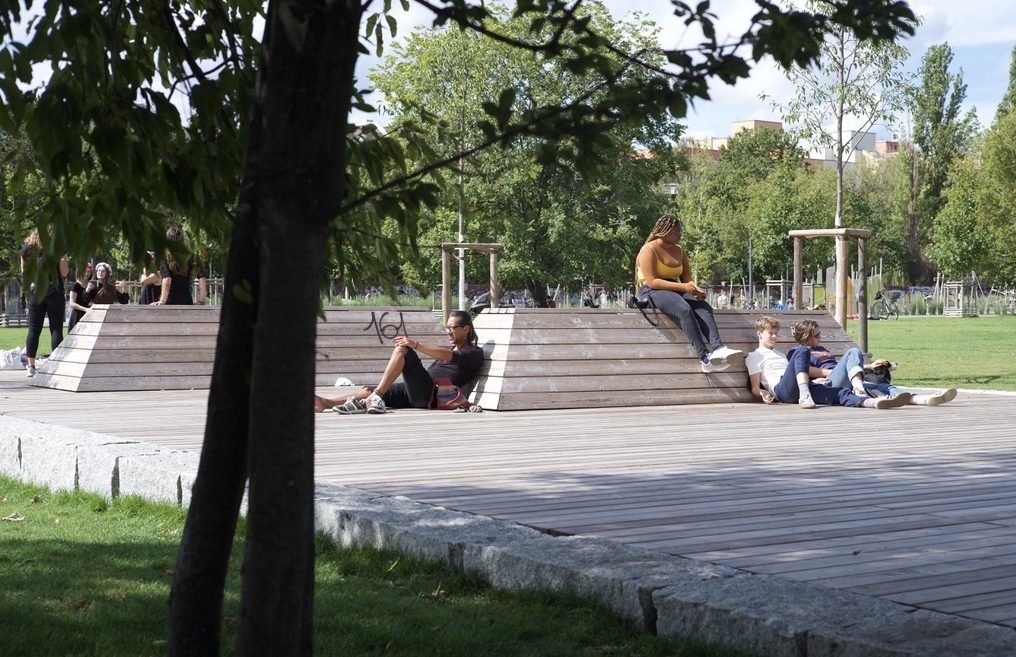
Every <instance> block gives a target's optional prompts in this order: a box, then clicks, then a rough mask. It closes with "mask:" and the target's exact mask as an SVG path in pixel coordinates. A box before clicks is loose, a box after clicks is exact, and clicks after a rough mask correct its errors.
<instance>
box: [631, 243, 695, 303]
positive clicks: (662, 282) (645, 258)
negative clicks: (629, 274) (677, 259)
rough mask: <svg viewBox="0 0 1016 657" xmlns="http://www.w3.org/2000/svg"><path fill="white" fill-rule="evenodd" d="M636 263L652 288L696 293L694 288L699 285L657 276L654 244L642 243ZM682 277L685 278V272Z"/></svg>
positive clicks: (680, 292) (681, 292)
mask: <svg viewBox="0 0 1016 657" xmlns="http://www.w3.org/2000/svg"><path fill="white" fill-rule="evenodd" d="M682 250H683V249H682ZM635 264H636V265H638V268H639V269H640V270H641V271H642V275H643V276H645V278H646V285H648V286H649V288H650V289H652V290H670V291H671V292H677V293H679V294H684V293H686V292H692V293H694V290H695V289H697V287H698V286H696V285H695V284H694V283H691V284H689V283H688V282H685V281H683V280H682V282H677V281H669V280H667V279H665V278H658V277H657V276H656V254H655V253H654V252H653V245H652V244H643V245H642V248H641V249H639V254H638V257H637V258H636V259H635ZM686 271H687V270H686ZM681 278H682V279H683V278H684V275H683V274H682V276H681Z"/></svg>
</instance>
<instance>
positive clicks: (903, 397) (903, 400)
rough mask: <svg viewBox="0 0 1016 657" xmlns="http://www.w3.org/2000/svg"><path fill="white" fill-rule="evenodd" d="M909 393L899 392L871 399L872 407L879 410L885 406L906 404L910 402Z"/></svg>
mask: <svg viewBox="0 0 1016 657" xmlns="http://www.w3.org/2000/svg"><path fill="white" fill-rule="evenodd" d="M912 396H913V395H911V394H910V393H909V392H901V393H898V394H895V395H889V396H888V397H879V398H878V399H874V400H872V401H873V402H874V407H875V408H877V409H879V410H885V409H887V408H899V407H900V406H906V405H907V404H909V403H910V398H911V397H912Z"/></svg>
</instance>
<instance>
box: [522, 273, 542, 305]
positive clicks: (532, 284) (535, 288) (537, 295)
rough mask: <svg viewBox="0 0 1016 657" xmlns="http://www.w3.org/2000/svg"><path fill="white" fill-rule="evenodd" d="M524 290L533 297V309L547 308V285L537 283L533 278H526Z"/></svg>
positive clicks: (540, 282)
mask: <svg viewBox="0 0 1016 657" xmlns="http://www.w3.org/2000/svg"><path fill="white" fill-rule="evenodd" d="M526 288H527V289H528V290H529V294H531V295H532V297H533V307H535V308H546V307H547V285H546V284H545V283H544V282H543V281H537V280H536V279H534V278H527V279H526Z"/></svg>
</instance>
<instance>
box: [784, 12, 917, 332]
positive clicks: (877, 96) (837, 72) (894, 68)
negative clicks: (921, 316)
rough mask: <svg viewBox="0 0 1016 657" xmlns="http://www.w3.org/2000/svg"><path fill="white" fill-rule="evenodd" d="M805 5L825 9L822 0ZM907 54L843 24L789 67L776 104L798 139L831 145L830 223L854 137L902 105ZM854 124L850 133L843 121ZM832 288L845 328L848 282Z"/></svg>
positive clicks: (843, 263)
mask: <svg viewBox="0 0 1016 657" xmlns="http://www.w3.org/2000/svg"><path fill="white" fill-rule="evenodd" d="M808 6H809V7H811V8H813V9H815V10H816V11H826V10H827V8H828V5H826V3H819V2H811V3H809V4H808ZM906 58H907V50H906V48H904V47H903V46H900V45H898V44H896V43H889V42H870V41H865V40H863V39H861V38H859V37H858V36H857V35H856V34H854V33H853V32H851V31H850V30H849V29H846V28H838V29H835V30H833V31H831V32H830V33H829V34H828V35H827V37H826V38H825V40H824V41H823V42H822V46H821V50H820V54H819V56H818V58H817V62H816V66H814V67H806V66H791V67H788V68H787V69H786V74H787V78H788V79H789V80H790V81H791V82H792V83H793V84H794V86H795V87H796V94H795V95H794V96H793V97H792V98H791V99H790V100H789V101H788V102H786V103H779V102H774V103H773V104H774V106H775V107H776V108H777V109H779V110H781V112H782V114H783V120H784V121H785V122H787V123H789V124H790V125H793V126H796V127H797V128H798V129H799V131H800V134H801V136H802V138H803V139H804V140H806V141H809V142H811V143H813V144H814V145H816V146H824V147H827V148H830V149H832V155H833V162H834V163H835V170H836V209H835V213H834V215H833V222H832V223H833V227H834V228H842V227H843V199H844V168H845V166H846V163H847V161H848V160H849V158H850V155H851V154H852V153H853V151H854V150H856V148H857V137H859V136H863V135H864V133H865V132H867V131H868V130H869V129H871V128H872V126H874V125H875V124H876V123H879V122H890V123H891V122H892V121H893V119H894V117H895V115H896V113H897V112H899V111H901V110H902V109H903V107H904V103H905V91H906V89H907V82H908V79H907V75H906V74H905V73H904V72H903V69H902V65H903V62H904V61H905V60H906ZM848 120H849V121H851V122H852V123H853V125H854V130H853V134H854V135H855V137H851V136H849V135H848V134H847V126H846V122H847V121H848ZM847 267H848V263H847V240H846V239H845V238H843V239H841V238H837V240H836V268H837V269H838V270H840V271H846V270H847ZM842 283H843V284H842V285H840V284H838V285H837V287H836V319H837V321H838V322H839V323H840V324H841V325H843V326H846V321H847V303H846V302H847V298H846V294H847V289H846V284H845V283H846V280H845V279H844V280H843V281H842Z"/></svg>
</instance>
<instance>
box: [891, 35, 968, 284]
mask: <svg viewBox="0 0 1016 657" xmlns="http://www.w3.org/2000/svg"><path fill="white" fill-rule="evenodd" d="M952 58H953V53H952V49H951V48H950V47H949V44H947V43H943V44H939V45H934V46H931V47H930V48H928V50H927V51H926V52H925V53H924V57H923V59H922V60H921V70H920V73H919V76H918V77H919V80H918V85H917V87H916V88H915V89H914V92H913V99H912V107H913V110H912V116H913V130H914V146H915V147H916V149H904V152H903V157H904V159H905V160H906V161H908V162H910V164H911V171H912V175H911V178H910V179H911V185H912V189H911V194H912V196H913V201H912V203H911V205H910V212H909V213H908V214H909V217H908V222H907V230H906V244H907V248H908V251H909V256H910V263H909V264H910V267H909V278H910V281H911V283H918V282H927V281H928V280H929V279H930V277H931V275H930V269H929V266H928V262H927V259H926V257H925V256H924V253H923V250H924V247H925V246H926V245H927V243H928V239H929V233H930V231H931V225H932V222H933V221H934V220H935V216H936V215H937V214H938V212H939V210H940V209H941V208H942V204H943V197H942V191H943V189H944V187H945V185H946V180H947V176H948V173H949V167H950V165H951V164H952V162H953V160H954V159H955V158H956V157H958V156H959V155H961V154H962V153H964V152H965V151H966V150H967V148H968V146H969V142H970V139H971V138H972V136H973V134H974V132H975V130H976V126H977V117H976V115H975V114H974V112H973V111H969V112H967V113H966V114H961V109H962V105H963V101H964V99H965V98H966V94H967V85H966V84H964V83H963V71H960V72H958V73H956V74H955V75H952V74H950V72H949V67H950V65H951V64H952ZM915 157H916V162H914V161H913V158H915Z"/></svg>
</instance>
